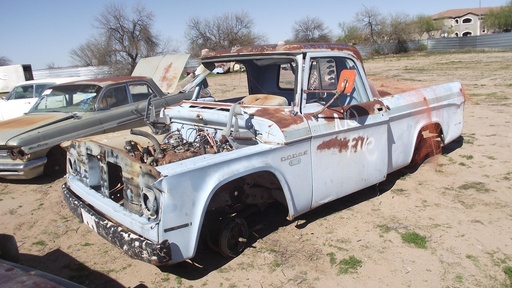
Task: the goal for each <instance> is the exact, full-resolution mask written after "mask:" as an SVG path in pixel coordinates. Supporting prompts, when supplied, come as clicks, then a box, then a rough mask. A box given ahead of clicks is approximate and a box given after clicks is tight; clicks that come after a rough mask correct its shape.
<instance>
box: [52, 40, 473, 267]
mask: <svg viewBox="0 0 512 288" xmlns="http://www.w3.org/2000/svg"><path fill="white" fill-rule="evenodd" d="M201 62H202V65H201V66H200V67H199V68H198V69H197V71H196V73H193V74H194V78H193V79H192V81H191V82H190V83H189V84H188V85H187V86H185V88H184V89H183V90H182V93H183V94H188V93H190V94H192V96H191V98H192V100H191V101H183V102H182V103H180V105H178V106H175V107H167V108H165V109H163V110H160V111H158V110H157V109H152V105H151V104H149V105H147V107H148V110H147V111H146V123H147V127H145V129H132V130H130V131H121V132H117V133H111V134H105V135H101V136H98V137H86V138H84V139H77V140H73V141H71V142H70V143H68V146H67V149H68V154H67V155H68V156H67V161H68V163H67V164H68V166H67V173H68V174H67V180H66V183H64V184H63V186H62V192H63V197H64V200H65V202H66V203H67V205H68V207H69V208H70V210H71V211H72V212H73V213H74V214H75V216H77V217H78V218H79V219H81V220H82V221H83V222H85V224H87V225H88V226H90V228H92V229H93V230H94V231H96V233H98V234H99V235H101V236H102V237H103V238H105V239H107V240H108V241H110V242H111V243H112V244H114V245H115V246H117V247H119V248H120V249H122V250H123V251H124V252H125V253H127V254H128V255H130V256H131V257H133V258H136V259H140V260H142V261H146V262H149V263H152V264H154V265H166V264H173V263H177V262H180V261H184V260H186V259H190V258H192V257H194V256H195V254H196V252H197V251H198V250H197V247H198V243H199V241H200V239H202V240H203V239H204V241H205V242H201V243H209V244H210V246H211V247H213V248H215V249H216V250H218V251H220V252H221V254H223V255H224V256H227V257H235V256H237V255H239V254H240V253H241V252H242V251H243V250H244V248H245V246H246V245H247V243H248V242H247V241H248V236H249V230H250V227H248V224H247V221H246V219H247V218H246V217H248V215H251V213H252V212H253V211H258V209H264V208H265V207H266V206H267V205H269V204H271V203H273V202H276V203H281V204H282V205H283V206H285V207H286V209H287V213H288V217H287V218H288V219H289V220H292V219H294V218H295V217H297V216H298V215H300V214H303V213H305V212H307V211H309V210H311V209H314V208H316V207H318V206H320V205H322V204H324V203H327V202H329V201H333V200H335V199H337V198H340V197H343V196H345V195H347V194H350V193H353V192H356V191H358V190H360V189H363V188H365V187H368V186H371V185H374V184H377V183H379V182H381V181H383V180H385V179H386V175H388V174H389V173H390V172H393V171H395V170H398V169H400V168H402V167H406V166H408V165H412V164H414V163H421V161H422V159H424V158H425V157H427V156H430V155H434V154H436V153H440V152H441V147H442V145H445V144H447V143H449V142H451V141H453V140H454V139H456V138H458V137H459V136H460V135H461V132H462V127H463V110H464V102H465V95H464V92H463V88H462V86H461V84H460V83H458V82H451V83H446V84H441V85H435V86H431V87H427V88H422V89H417V90H413V91H408V92H404V93H399V94H396V95H386V96H384V97H383V95H381V94H380V93H379V92H378V91H377V90H376V89H375V88H372V86H371V85H370V83H369V82H368V81H367V78H366V74H365V70H364V68H363V63H362V59H361V55H360V53H359V52H358V50H357V49H356V48H355V47H353V46H349V45H343V44H289V45H288V44H283V43H280V44H277V45H263V46H251V47H236V48H233V49H227V50H221V51H204V54H203V55H202V56H201ZM232 62H235V63H238V64H239V65H241V66H243V67H244V69H243V71H240V72H231V73H225V74H220V75H212V76H211V77H208V79H209V80H210V81H205V77H206V75H208V74H209V72H210V71H213V70H214V69H215V67H217V65H216V64H217V63H232ZM219 77H220V78H219ZM224 77H226V78H224ZM228 77H229V78H228ZM223 79H225V80H226V81H223ZM228 79H230V80H229V81H228ZM214 80H215V82H218V83H219V84H218V85H217V87H220V89H217V90H216V87H215V86H214V84H213V82H214ZM240 83H242V84H243V85H242V88H244V89H239V88H238V86H237V87H235V86H236V85H238V84H240ZM227 94H231V95H227ZM411 163H412V164H411ZM262 213H264V212H262ZM202 235H203V236H204V238H203V237H200V236H202Z"/></svg>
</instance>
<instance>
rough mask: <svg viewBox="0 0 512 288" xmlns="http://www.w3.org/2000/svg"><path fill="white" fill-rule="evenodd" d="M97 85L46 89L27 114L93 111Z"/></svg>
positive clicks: (97, 91) (97, 93)
mask: <svg viewBox="0 0 512 288" xmlns="http://www.w3.org/2000/svg"><path fill="white" fill-rule="evenodd" d="M100 91H101V87H100V86H98V85H90V84H87V85H64V86H57V87H52V88H49V89H46V90H45V91H44V92H43V94H42V95H41V98H39V100H38V101H37V102H36V104H34V106H32V108H31V109H30V111H29V113H35V112H84V111H94V110H95V107H96V105H95V104H96V101H97V98H98V95H99V93H100Z"/></svg>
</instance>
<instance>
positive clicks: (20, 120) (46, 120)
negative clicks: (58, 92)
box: [0, 112, 83, 145]
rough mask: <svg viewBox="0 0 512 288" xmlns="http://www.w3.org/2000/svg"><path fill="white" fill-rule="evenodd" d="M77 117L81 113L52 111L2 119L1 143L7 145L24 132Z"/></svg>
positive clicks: (0, 129) (0, 124)
mask: <svg viewBox="0 0 512 288" xmlns="http://www.w3.org/2000/svg"><path fill="white" fill-rule="evenodd" d="M82 114H83V113H82ZM77 117H80V114H78V113H74V114H70V113H59V112H51V113H37V114H26V115H23V116H21V117H16V118H12V119H9V120H5V121H1V123H0V145H7V144H9V143H8V142H9V140H11V139H13V138H14V137H17V136H20V135H22V134H25V133H29V132H31V131H34V130H36V129H41V128H43V127H47V126H51V125H55V124H57V123H61V122H64V121H69V120H72V119H74V118H77Z"/></svg>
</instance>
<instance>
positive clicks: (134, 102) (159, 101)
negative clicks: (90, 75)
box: [0, 54, 189, 179]
mask: <svg viewBox="0 0 512 288" xmlns="http://www.w3.org/2000/svg"><path fill="white" fill-rule="evenodd" d="M188 57H189V55H187V54H185V55H168V57H166V56H162V57H157V59H156V60H155V61H145V60H144V59H143V60H141V62H142V63H143V66H144V63H146V64H147V63H150V64H151V66H154V67H157V68H153V69H149V68H147V69H143V68H138V69H137V67H139V65H140V64H141V63H140V62H139V64H138V65H137V67H136V69H135V71H134V72H136V71H139V72H140V74H144V73H143V72H144V71H146V72H147V75H152V76H153V77H154V78H155V79H157V80H159V81H160V82H165V83H164V84H165V85H162V86H160V85H157V84H156V82H155V80H153V78H152V77H144V76H121V77H108V78H97V79H87V80H79V81H74V82H68V83H62V84H57V85H54V86H51V87H49V88H47V89H46V90H45V91H44V92H43V93H42V96H41V97H40V98H39V99H38V100H37V102H36V103H35V104H34V105H33V106H32V108H30V110H29V111H28V112H27V113H26V114H25V115H23V116H20V117H16V118H12V119H9V120H5V121H2V122H0V123H1V124H0V178H5V179H31V178H34V177H36V176H39V175H43V174H44V175H46V176H53V177H54V176H63V175H64V174H65V171H66V151H65V150H64V149H62V147H61V146H60V144H61V143H62V142H64V141H68V140H71V139H74V138H79V137H85V136H89V135H96V134H102V133H108V132H113V131H117V130H123V129H129V128H134V127H140V126H145V122H144V113H145V111H146V104H147V101H146V100H147V99H148V98H152V99H154V101H155V102H154V103H155V104H156V105H157V107H160V108H162V107H164V106H169V105H174V104H178V103H179V102H180V101H181V100H183V99H186V97H187V94H183V93H181V94H170V93H165V92H164V91H162V89H161V87H166V88H167V89H168V90H171V91H172V90H173V89H174V87H176V86H177V85H178V84H179V83H178V80H179V79H180V77H181V74H182V73H183V69H184V67H185V64H186V61H187V59H188ZM151 58H153V57H151ZM148 59H149V58H148ZM151 62H154V63H151ZM148 65H149V64H148ZM155 71H156V72H155ZM158 71H160V72H158ZM139 72H137V73H139ZM156 75H160V76H156ZM184 97H185V98H184Z"/></svg>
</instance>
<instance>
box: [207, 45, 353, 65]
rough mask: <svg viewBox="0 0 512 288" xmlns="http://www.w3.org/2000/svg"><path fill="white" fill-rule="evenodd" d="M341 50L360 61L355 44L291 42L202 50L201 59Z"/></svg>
mask: <svg viewBox="0 0 512 288" xmlns="http://www.w3.org/2000/svg"><path fill="white" fill-rule="evenodd" d="M315 50H316V51H342V52H348V53H351V54H354V55H355V56H356V57H357V58H358V59H359V61H362V57H361V53H360V52H359V50H357V48H356V47H355V46H352V45H348V44H341V43H293V44H281V43H280V44H268V45H254V46H241V47H233V48H230V49H221V50H216V51H209V50H205V51H203V54H202V55H201V59H202V60H206V59H212V58H216V57H223V56H235V55H248V54H267V53H268V54H270V53H272V54H273V53H286V52H288V53H303V52H308V51H315Z"/></svg>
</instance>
